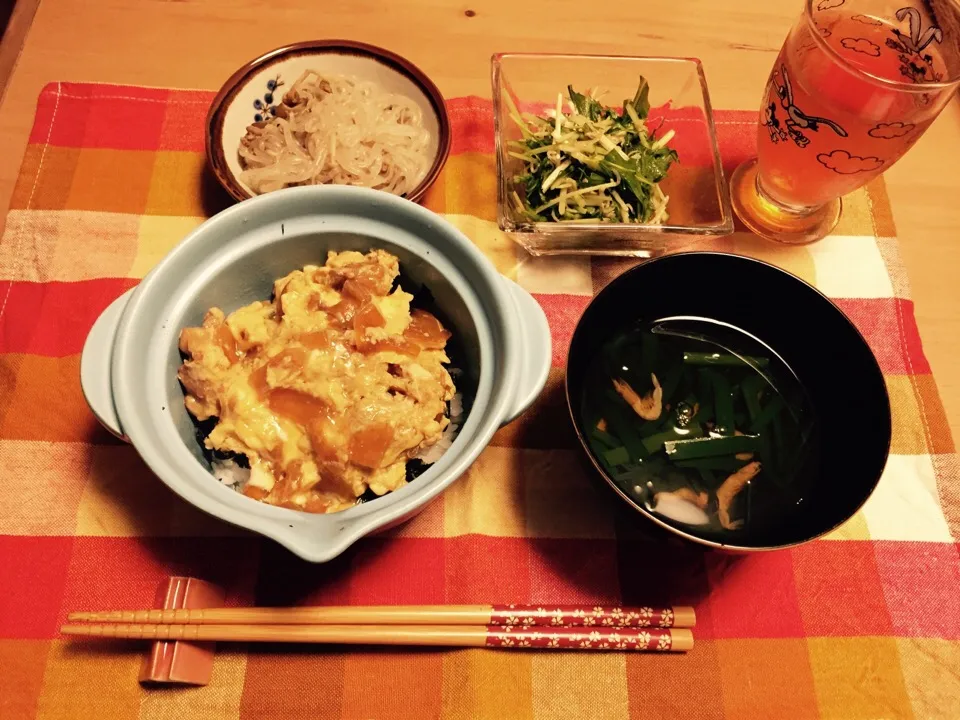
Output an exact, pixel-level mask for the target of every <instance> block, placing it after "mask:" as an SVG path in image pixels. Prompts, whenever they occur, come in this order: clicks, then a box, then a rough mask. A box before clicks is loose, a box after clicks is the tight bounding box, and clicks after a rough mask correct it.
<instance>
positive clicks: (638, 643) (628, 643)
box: [487, 626, 693, 652]
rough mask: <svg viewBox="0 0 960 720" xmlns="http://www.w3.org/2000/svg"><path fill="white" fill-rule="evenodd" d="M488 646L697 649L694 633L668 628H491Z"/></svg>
mask: <svg viewBox="0 0 960 720" xmlns="http://www.w3.org/2000/svg"><path fill="white" fill-rule="evenodd" d="M487 647H493V648H510V649H524V648H530V649H543V648H546V649H554V650H626V651H631V650H632V651H639V652H685V651H687V650H690V649H692V648H693V633H692V632H691V631H690V630H667V629H664V628H640V629H638V628H623V629H608V628H602V629H590V628H576V627H572V628H571V627H567V628H555V629H546V628H545V629H543V630H540V629H537V628H534V627H531V628H530V629H526V628H514V627H512V626H508V627H493V626H490V627H488V628H487Z"/></svg>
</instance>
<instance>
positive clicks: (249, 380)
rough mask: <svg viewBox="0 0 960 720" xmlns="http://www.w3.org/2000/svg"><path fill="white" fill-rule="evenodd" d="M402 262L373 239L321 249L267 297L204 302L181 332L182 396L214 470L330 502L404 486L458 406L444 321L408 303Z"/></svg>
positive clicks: (234, 481)
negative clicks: (230, 303) (225, 306)
mask: <svg viewBox="0 0 960 720" xmlns="http://www.w3.org/2000/svg"><path fill="white" fill-rule="evenodd" d="M399 272H400V269H399V262H398V260H397V258H396V257H394V256H393V255H391V254H390V253H387V252H385V251H382V250H374V251H371V252H369V253H367V254H366V255H364V254H361V253H359V252H352V251H348V252H330V253H329V254H328V257H327V260H326V263H325V264H324V265H323V266H313V265H307V266H306V267H304V268H303V269H302V270H295V271H294V272H291V273H290V274H289V275H287V276H286V277H283V278H280V279H279V280H277V281H276V282H275V283H274V292H273V299H272V300H270V301H266V300H262V301H257V302H254V303H251V304H250V305H247V306H245V307H241V308H239V309H238V310H236V311H234V312H232V313H231V314H229V315H225V314H224V312H223V311H222V310H220V309H219V308H216V307H214V308H211V309H210V310H209V311H208V312H207V313H206V315H205V317H204V319H203V324H202V325H201V326H200V327H188V328H185V329H184V330H183V331H182V332H181V334H180V350H181V352H182V353H183V354H184V356H185V359H184V362H183V364H182V365H181V366H180V369H179V373H178V376H179V378H180V381H181V383H182V384H183V387H184V389H185V393H184V395H185V403H186V407H187V410H188V411H189V412H190V413H191V415H193V417H194V418H196V420H197V421H199V422H200V423H201V424H203V421H208V423H207V424H208V425H209V424H213V423H214V422H215V425H213V428H212V430H210V432H209V434H208V435H207V436H206V438H205V439H204V440H203V442H204V445H205V447H206V449H207V451H208V452H209V453H211V454H212V455H213V457H214V458H219V460H216V459H215V460H214V462H213V471H214V474H215V476H216V477H217V478H218V479H219V480H221V482H224V483H225V484H228V485H233V486H234V487H235V489H237V490H239V491H240V492H242V493H243V494H245V495H247V496H248V497H251V498H254V499H256V500H261V501H263V502H266V503H269V504H272V505H279V506H284V507H289V508H293V509H297V510H304V511H307V512H318V513H326V512H335V511H338V510H343V509H346V508H348V507H351V506H353V505H355V504H356V503H357V502H358V499H359V498H361V496H363V495H364V494H365V493H367V494H369V493H372V494H374V495H383V494H384V493H387V492H391V491H393V490H396V489H398V488H400V487H402V486H403V485H404V484H405V483H406V482H407V470H408V468H407V465H408V463H409V462H411V461H414V460H416V459H420V460H422V462H425V463H428V464H429V463H430V462H433V461H435V459H436V457H437V456H438V455H439V453H441V452H442V450H443V449H444V448H445V447H446V446H449V443H450V442H451V439H452V433H453V432H454V431H455V430H456V422H457V421H458V419H459V418H458V415H459V413H460V412H461V410H460V409H459V407H458V406H459V396H458V395H457V392H456V388H455V387H454V383H453V380H452V378H451V376H450V373H449V372H448V370H447V367H446V366H447V365H448V364H449V362H450V360H449V358H448V357H447V354H446V345H447V341H448V339H449V338H450V333H449V332H448V331H447V330H446V329H445V328H444V327H443V325H442V324H441V323H440V321H439V320H437V318H436V317H434V316H433V315H431V314H430V313H428V312H426V311H423V310H417V309H411V306H410V304H411V300H413V296H412V295H411V294H409V293H407V292H405V291H404V290H403V289H402V288H401V287H396V288H395V283H396V281H397V278H398V276H399ZM451 420H452V421H453V422H452V423H451Z"/></svg>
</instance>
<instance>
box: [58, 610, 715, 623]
mask: <svg viewBox="0 0 960 720" xmlns="http://www.w3.org/2000/svg"><path fill="white" fill-rule="evenodd" d="M68 619H69V620H70V621H71V622H99V623H152V624H159V625H208V624H219V625H239V624H248V625H263V624H269V625H494V626H506V627H596V628H640V627H657V628H689V627H694V626H695V625H696V623H697V616H696V612H694V609H693V608H692V607H686V606H680V607H601V606H598V605H592V606H587V605H561V606H556V605H550V606H546V605H396V606H390V605H369V606H343V607H335V606H328V607H291V608H267V607H248V608H211V609H205V610H107V611H104V612H75V613H70V615H69V616H68Z"/></svg>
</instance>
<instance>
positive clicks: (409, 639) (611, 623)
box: [61, 605, 696, 652]
mask: <svg viewBox="0 0 960 720" xmlns="http://www.w3.org/2000/svg"><path fill="white" fill-rule="evenodd" d="M68 619H69V620H70V621H71V623H76V624H71V625H65V626H63V627H62V628H61V632H62V633H63V634H64V635H78V636H86V637H109V638H132V639H143V640H185V641H188V642H194V641H196V642H203V641H216V642H291V643H323V644H334V643H335V644H344V645H421V646H434V647H437V646H444V647H499V648H517V649H528V648H529V649H533V648H547V649H558V650H569V649H576V650H636V651H641V652H686V651H688V650H691V649H692V648H693V632H692V630H691V629H690V628H692V627H694V625H695V624H696V613H695V612H694V610H693V608H691V607H657V608H654V607H600V606H596V605H591V606H579V605H562V606H542V605H401V606H375V605H371V606H356V607H350V606H344V607H333V606H331V607H296V608H211V609H198V610H109V611H105V612H75V613H71V614H70V615H69V616H68Z"/></svg>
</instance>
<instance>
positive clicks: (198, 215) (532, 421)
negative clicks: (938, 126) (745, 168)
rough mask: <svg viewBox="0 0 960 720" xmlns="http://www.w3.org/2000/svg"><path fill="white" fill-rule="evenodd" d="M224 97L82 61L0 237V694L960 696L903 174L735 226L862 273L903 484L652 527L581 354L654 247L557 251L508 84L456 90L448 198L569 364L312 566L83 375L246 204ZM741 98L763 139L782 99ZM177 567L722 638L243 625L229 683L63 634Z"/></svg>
mask: <svg viewBox="0 0 960 720" xmlns="http://www.w3.org/2000/svg"><path fill="white" fill-rule="evenodd" d="M211 98H212V94H211V93H209V92H196V91H179V90H177V91H171V90H156V89H144V88H134V87H116V86H104V85H81V84H66V83H63V84H61V83H57V84H53V85H50V86H48V87H47V88H46V89H45V90H44V91H43V93H42V94H41V96H40V99H39V105H38V109H37V117H36V122H35V125H34V127H33V131H32V134H31V136H30V144H29V146H28V148H27V151H26V155H25V157H24V160H23V166H22V169H21V172H20V177H19V182H18V183H17V186H16V191H15V193H14V196H13V203H12V209H11V211H10V214H9V216H8V219H7V224H6V229H5V232H4V235H3V238H2V243H0V353H2V354H0V717H2V718H4V720H8V719H10V720H12V719H13V718H24V717H42V718H95V717H96V718H109V719H111V720H112V719H114V718H118V719H119V718H133V717H139V718H144V719H145V718H177V719H178V720H187V719H188V718H230V717H243V718H253V717H261V716H264V717H278V718H288V717H310V718H341V717H342V718H394V717H404V718H438V717H443V718H497V719H505V718H534V717H535V718H588V717H596V718H603V719H605V720H611V719H613V718H622V717H631V718H641V717H651V718H653V717H670V718H673V717H676V718H816V717H824V718H828V717H829V718H902V717H911V716H912V717H919V718H957V717H960V552H958V550H960V545H958V542H957V541H958V539H960V476H958V465H957V462H956V456H955V454H954V444H953V439H952V438H951V435H950V432H949V429H948V427H947V424H946V421H945V418H944V413H943V409H942V405H941V402H940V399H939V397H938V393H937V388H936V384H935V382H934V378H933V377H932V376H931V374H930V367H929V366H928V364H927V361H926V360H925V359H924V356H923V352H922V349H921V344H920V338H919V336H918V333H917V327H916V324H915V321H914V314H913V306H912V303H911V302H910V299H909V290H908V286H907V279H906V276H905V273H904V270H903V267H902V265H901V261H900V258H899V255H898V252H897V242H896V239H895V235H896V233H895V230H894V227H893V224H892V221H891V216H890V210H889V206H888V202H887V198H886V195H885V193H884V188H883V184H882V182H881V181H879V180H877V181H874V182H873V183H871V184H870V185H869V186H868V187H867V188H866V189H864V190H862V191H860V192H857V193H854V194H853V195H852V196H851V197H850V198H849V199H848V200H847V202H846V209H845V213H844V217H843V220H842V221H841V224H840V227H839V228H838V229H837V233H836V234H835V235H834V236H832V237H830V238H828V239H826V240H824V241H822V242H820V243H817V244H814V245H811V246H809V247H806V248H797V249H785V248H778V247H774V246H772V245H768V244H765V243H763V242H762V241H760V240H757V239H756V238H753V237H751V236H749V235H747V234H745V233H738V234H736V235H735V236H733V237H731V238H727V239H724V240H721V241H715V242H711V243H710V245H709V247H712V248H717V249H724V250H730V251H735V252H741V253H745V254H749V255H753V256H761V257H764V258H766V259H769V260H772V261H773V262H775V263H777V264H779V265H781V266H784V267H786V268H788V269H789V270H791V271H793V272H795V273H797V274H799V275H800V276H802V277H804V278H806V279H808V280H810V281H812V282H814V283H815V284H816V285H817V286H818V287H820V288H821V289H822V290H823V291H825V292H826V293H827V294H829V295H830V296H832V297H834V298H836V299H837V301H838V302H839V304H840V305H841V307H842V308H843V309H844V310H845V311H846V312H847V313H849V315H850V316H851V317H852V318H853V319H854V321H855V322H856V323H857V325H858V326H859V327H860V328H861V330H862V331H863V332H864V333H865V334H866V336H867V338H868V340H869V341H870V344H871V345H872V347H873V349H874V351H875V352H876V354H877V356H878V358H879V361H880V364H881V366H882V368H883V371H884V374H885V376H886V380H887V384H888V387H889V390H890V397H891V401H892V404H893V419H894V430H893V448H892V455H891V457H890V461H889V464H888V467H887V470H886V472H885V474H884V476H883V479H882V480H881V482H880V485H879V488H878V489H877V491H876V493H875V495H874V496H873V498H872V499H871V500H870V502H869V503H868V504H867V505H866V506H865V508H864V509H863V511H862V512H861V513H859V514H858V515H857V516H856V517H855V518H854V519H853V520H851V521H850V522H849V523H847V524H846V525H845V526H843V527H842V528H841V529H839V530H838V531H836V532H834V533H833V534H832V535H831V536H829V537H828V538H826V539H823V540H821V541H818V542H814V543H810V544H808V545H805V546H803V547H800V548H797V549H794V550H787V551H782V552H774V553H765V554H759V555H754V556H746V557H737V556H731V555H726V554H721V553H715V552H708V551H705V550H701V549H699V548H697V547H693V546H691V545H687V544H682V543H679V542H677V541H673V540H665V539H664V538H663V537H662V536H659V535H657V536H654V535H651V534H648V533H649V532H650V531H649V530H648V528H647V524H645V523H643V522H641V521H639V520H637V519H636V518H635V517H631V516H630V515H629V514H628V513H626V512H625V511H622V510H620V509H619V506H618V505H617V504H616V503H615V502H613V501H612V499H611V497H610V494H609V493H608V492H607V491H606V489H605V488H602V487H599V486H598V485H596V484H595V483H594V482H593V481H592V480H591V479H590V478H589V477H587V475H586V474H585V472H584V471H583V470H582V469H581V465H580V463H579V462H578V461H577V457H576V454H577V451H576V450H575V449H574V437H573V434H572V431H571V429H570V427H569V423H568V420H567V418H566V411H565V409H564V406H563V401H562V377H563V365H564V355H565V352H566V348H567V344H568V341H569V337H570V334H571V332H572V330H573V327H574V324H575V322H576V319H577V317H578V315H579V314H580V312H581V310H582V309H583V307H584V306H585V305H586V303H587V301H588V300H589V299H590V297H591V296H592V295H593V294H594V293H595V292H596V291H597V289H598V288H599V287H601V286H602V284H603V283H605V282H607V281H608V280H609V278H610V277H612V275H613V274H614V273H615V272H617V271H619V270H620V269H622V268H623V267H625V266H626V263H621V262H609V261H598V260H594V261H592V262H591V260H589V259H584V258H579V259H572V260H568V259H561V260H556V259H547V260H536V261H534V260H532V259H530V258H528V257H527V256H526V255H525V254H524V253H523V252H522V251H521V250H520V249H518V248H517V247H516V246H515V245H514V244H513V243H512V242H511V241H510V240H509V239H508V238H506V237H505V236H503V235H502V234H501V233H500V232H499V231H498V230H497V228H496V224H495V222H494V198H495V191H494V161H493V157H492V143H493V140H492V121H491V106H490V102H489V101H488V100H484V99H478V98H474V97H468V98H455V99H453V100H451V101H450V103H449V108H450V113H451V117H452V120H453V126H454V142H453V153H452V156H451V158H450V161H449V163H448V165H447V167H446V170H445V171H444V173H443V176H442V177H441V179H440V181H439V182H438V183H437V185H436V186H435V188H434V190H433V191H432V192H431V193H430V196H429V198H428V199H427V203H426V204H427V205H428V206H429V207H431V208H433V209H434V210H436V211H438V212H442V213H444V214H445V215H446V217H447V218H448V219H449V220H451V221H452V222H453V223H455V224H456V225H457V226H459V227H460V228H461V229H463V230H464V231H465V232H466V233H467V235H469V236H470V237H471V238H472V239H473V240H474V241H475V242H476V243H477V244H478V245H479V246H480V247H481V248H483V250H484V251H485V252H486V253H487V254H488V255H489V257H490V258H491V259H493V261H494V262H495V263H496V264H497V267H498V268H499V269H500V270H501V271H502V272H503V273H504V274H506V275H509V276H510V277H512V278H515V279H516V280H518V281H519V282H520V283H521V284H522V285H523V286H524V287H526V288H527V289H528V290H530V291H531V292H533V293H534V294H535V296H536V297H537V299H538V300H539V301H540V302H541V303H542V305H543V307H544V309H545V310H546V313H547V316H548V318H549V320H550V323H551V327H552V331H553V338H554V343H555V346H554V347H555V350H554V358H553V370H552V372H551V376H550V381H549V383H548V386H547V389H546V391H545V392H544V394H543V396H542V397H541V399H540V400H539V402H538V403H537V405H536V406H535V407H534V408H533V409H532V410H531V411H530V412H529V413H527V415H525V416H524V417H523V418H522V419H521V420H519V421H518V422H516V423H514V424H513V425H510V426H508V427H507V428H505V429H503V430H501V431H500V432H499V433H498V434H497V436H496V438H495V440H494V442H493V444H492V445H491V446H490V447H489V448H488V449H487V450H486V451H485V452H484V453H483V455H482V456H481V457H480V459H479V460H478V461H477V463H476V464H475V465H474V466H473V468H472V469H471V470H470V472H469V473H468V475H467V476H466V477H464V478H462V479H461V480H459V481H458V482H457V483H455V484H454V485H453V486H452V487H451V488H450V489H449V490H448V491H447V492H446V493H445V494H444V495H443V496H442V497H441V498H439V499H438V500H436V501H435V502H434V503H433V504H432V505H430V506H429V507H428V508H427V510H426V511H425V512H424V513H423V514H422V515H420V516H419V517H417V518H416V519H414V520H413V521H412V522H410V523H408V524H407V525H404V526H402V527H400V528H397V529H395V530H393V531H391V532H389V533H386V534H384V535H381V536H378V537H372V538H367V539H365V540H363V541H361V542H359V543H358V544H357V545H356V546H355V547H354V548H352V549H351V550H350V551H348V552H347V553H345V554H344V555H343V556H342V557H341V558H339V559H337V560H336V561H334V562H332V563H330V564H327V565H319V566H312V565H309V564H307V563H303V562H301V561H299V560H297V559H296V558H294V557H293V556H291V555H290V554H289V553H288V552H286V551H285V550H283V549H281V548H279V547H278V546H276V545H275V544H273V543H271V542H268V541H265V540H262V539H260V538H258V537H255V536H252V535H250V534H247V533H244V532H241V531H238V530H236V529H234V528H231V527H229V526H227V525H225V524H222V523H220V522H218V521H216V520H213V519H211V518H209V517H207V516H205V515H203V514H202V513H200V512H199V511H196V510H194V509H192V508H191V507H190V506H188V505H186V504H185V503H184V502H182V501H181V500H180V499H179V498H177V497H175V496H174V495H173V493H171V492H169V491H168V490H167V489H166V488H165V487H164V486H163V485H162V484H161V483H160V482H159V481H158V480H157V479H156V478H155V477H154V476H153V475H152V474H151V473H150V472H149V471H148V470H147V469H146V468H145V467H144V465H143V464H142V463H141V461H140V460H139V459H138V457H137V455H136V453H135V452H134V451H133V450H132V449H131V448H129V447H127V446H125V445H122V444H119V443H118V442H116V441H114V440H113V439H112V438H111V437H110V436H109V435H108V434H107V433H106V432H105V431H103V430H102V429H101V428H99V426H98V425H97V422H96V420H95V419H94V418H93V416H92V415H91V414H90V413H89V412H88V411H87V408H86V405H85V403H84V401H83V397H82V395H81V392H80V387H79V383H78V377H79V353H80V350H81V347H82V343H83V340H84V337H85V335H86V333H87V330H88V329H89V327H90V325H91V324H92V322H93V320H94V319H95V318H96V316H97V314H98V313H99V312H100V311H101V310H102V309H103V308H105V307H106V306H107V304H108V303H109V302H110V300H112V299H113V298H114V297H116V296H117V295H119V294H120V293H121V292H122V291H124V290H125V289H126V288H129V287H131V286H132V285H134V284H135V283H136V282H137V280H138V279H139V278H140V277H142V276H143V275H144V273H146V272H147V271H148V270H149V269H150V268H151V267H152V266H153V265H154V264H155V263H156V262H157V260H158V259H159V258H160V257H161V256H162V255H163V254H164V253H165V252H166V251H167V250H168V249H169V248H171V247H172V246H173V245H174V244H175V243H176V242H177V241H179V240H180V239H181V238H182V237H183V236H184V234H186V233H187V232H188V231H189V230H190V229H192V228H194V227H195V226H196V225H198V224H199V223H200V222H201V221H202V220H203V219H204V218H205V217H207V216H209V215H210V214H212V213H213V212H215V211H217V210H218V209H220V208H221V207H224V206H225V205H226V204H227V199H226V198H225V196H224V195H223V193H222V191H221V190H220V189H219V188H218V186H216V184H215V182H214V181H213V180H212V179H211V178H210V176H209V175H208V174H207V173H206V172H205V169H204V158H203V124H204V115H205V112H206V110H207V107H208V105H209V103H210V100H211ZM717 118H718V123H719V124H718V129H719V131H720V139H721V144H722V151H723V155H724V158H725V162H726V163H727V164H728V165H729V166H732V165H735V164H736V163H737V162H739V161H740V160H741V159H743V158H745V157H746V156H748V155H749V154H750V152H751V149H752V145H753V143H754V136H755V125H754V123H755V122H756V116H755V114H754V113H753V112H749V113H741V112H719V113H718V115H717ZM774 300H775V299H774ZM814 341H815V339H814ZM171 573H176V574H186V575H194V576H198V577H202V578H205V579H207V580H211V581H214V582H217V583H220V584H222V585H223V586H224V587H225V588H226V590H227V592H228V598H229V602H230V603H231V604H254V603H257V604H268V603H269V604H287V603H311V604H319V603H356V604H360V603H478V602H532V603H541V602H542V603H589V602H597V603H600V602H605V603H610V602H620V601H623V602H626V603H641V602H664V601H665V602H672V603H676V604H682V603H689V604H694V605H696V607H697V609H698V611H699V620H700V622H699V626H698V632H697V640H698V643H697V647H696V649H695V650H694V651H693V652H691V653H689V654H687V655H684V656H672V657H663V656H642V655H627V654H620V653H611V654H589V655H586V654H567V653H557V654H550V653H540V654H534V653H519V652H509V651H487V650H453V651H424V652H416V651H406V650H393V651H386V652H385V651H382V650H354V651H350V652H342V651H340V650H337V649H321V648H317V647H305V648H296V647H289V646H262V645H261V646H257V647H255V648H254V647H246V646H221V647H220V648H219V649H218V651H217V659H216V664H215V668H214V676H213V681H212V683H211V684H210V685H209V686H208V687H205V688H199V689H164V690H153V691H147V690H144V689H142V688H141V687H140V686H139V685H138V684H137V680H136V677H137V671H138V668H139V664H140V661H141V658H142V655H143V646H137V645H117V644H106V643H102V644H101V643H87V642H84V643H72V642H66V641H64V640H63V639H61V638H60V637H59V636H58V633H57V628H58V626H59V625H60V624H61V623H62V622H63V621H64V619H65V616H66V613H67V612H68V611H71V610H79V609H100V608H113V607H130V608H134V607H145V606H147V605H149V604H150V603H151V602H152V600H153V596H154V592H155V589H156V587H157V583H158V581H159V580H160V579H161V578H163V577H165V576H167V575H169V574H171Z"/></svg>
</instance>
